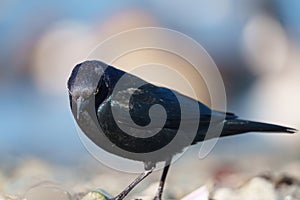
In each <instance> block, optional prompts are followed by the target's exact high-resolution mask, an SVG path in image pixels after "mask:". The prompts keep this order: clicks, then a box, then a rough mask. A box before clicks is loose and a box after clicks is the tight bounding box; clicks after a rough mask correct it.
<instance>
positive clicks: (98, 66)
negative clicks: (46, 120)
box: [68, 61, 107, 119]
mask: <svg viewBox="0 0 300 200" xmlns="http://www.w3.org/2000/svg"><path fill="white" fill-rule="evenodd" d="M106 67H107V64H105V63H103V62H100V61H85V62H83V63H80V64H78V65H76V66H75V67H74V69H73V70H72V73H71V76H70V78H69V80H68V91H69V95H70V101H71V102H70V103H71V105H72V103H73V105H74V103H75V105H76V108H77V109H76V110H77V119H79V115H80V113H81V112H82V111H83V109H84V108H85V106H86V105H88V103H89V101H90V99H91V98H92V97H94V96H95V95H96V94H97V93H98V92H99V81H100V79H101V77H102V75H103V73H104V70H105V69H106Z"/></svg>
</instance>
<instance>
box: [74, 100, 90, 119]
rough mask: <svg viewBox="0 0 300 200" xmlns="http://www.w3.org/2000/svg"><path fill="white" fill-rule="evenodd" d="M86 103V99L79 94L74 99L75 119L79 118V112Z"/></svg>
mask: <svg viewBox="0 0 300 200" xmlns="http://www.w3.org/2000/svg"><path fill="white" fill-rule="evenodd" d="M87 104H88V100H85V99H84V98H83V97H81V96H80V97H79V98H78V99H77V100H76V105H77V119H79V116H80V114H81V113H82V111H83V109H84V108H85V107H86V105H87Z"/></svg>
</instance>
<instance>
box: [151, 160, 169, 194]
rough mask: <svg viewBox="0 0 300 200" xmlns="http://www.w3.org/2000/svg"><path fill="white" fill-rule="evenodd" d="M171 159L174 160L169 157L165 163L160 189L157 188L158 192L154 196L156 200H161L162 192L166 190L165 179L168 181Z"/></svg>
mask: <svg viewBox="0 0 300 200" xmlns="http://www.w3.org/2000/svg"><path fill="white" fill-rule="evenodd" d="M171 161H172V158H170V159H168V160H167V161H166V163H165V166H164V170H163V173H162V176H161V178H160V181H159V186H158V190H157V193H156V195H155V197H154V200H161V197H162V193H163V190H164V185H165V181H166V178H167V174H168V171H169V168H170V164H171Z"/></svg>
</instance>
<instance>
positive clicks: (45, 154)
mask: <svg viewBox="0 0 300 200" xmlns="http://www.w3.org/2000/svg"><path fill="white" fill-rule="evenodd" d="M1 92H2V93H4V94H5V95H3V96H2V98H1V99H0V110H1V114H0V121H1V126H0V132H1V140H0V155H1V158H5V157H6V156H16V158H17V157H18V156H20V157H21V156H26V155H27V156H29V155H30V156H37V157H42V158H48V159H54V160H60V161H62V160H63V161H71V160H72V159H74V157H72V156H71V155H78V153H80V152H81V153H82V152H83V150H84V149H83V147H82V145H81V143H80V141H79V138H78V137H77V135H76V134H77V133H76V129H75V125H74V121H73V116H72V115H71V112H70V108H69V102H68V95H67V90H66V94H64V95H63V94H62V95H43V94H40V93H38V92H37V91H36V90H34V88H31V87H30V86H26V85H21V84H20V85H15V86H14V87H8V88H5V89H3V90H1Z"/></svg>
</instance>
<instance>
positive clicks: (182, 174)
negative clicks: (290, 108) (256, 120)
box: [0, 153, 300, 200]
mask: <svg viewBox="0 0 300 200" xmlns="http://www.w3.org/2000/svg"><path fill="white" fill-rule="evenodd" d="M0 170H1V171H0V200H3V199H17V200H21V199H22V200H23V199H26V200H37V199H43V200H47V199H61V200H69V199H72V200H77V199H82V198H83V196H84V195H86V194H87V193H88V192H90V191H96V190H97V189H98V191H100V190H99V189H101V191H102V190H104V191H106V192H107V193H109V194H111V195H116V194H118V193H119V192H120V191H121V190H122V189H123V188H125V187H126V186H127V185H128V184H129V183H130V182H131V181H132V180H133V179H134V178H135V177H136V176H137V174H128V173H124V172H118V171H115V170H112V169H110V168H108V167H105V166H103V165H102V164H100V163H99V162H98V161H96V160H94V159H92V158H91V157H87V158H85V159H81V162H79V163H78V164H74V163H73V164H60V163H53V162H49V161H46V160H43V159H40V158H39V159H37V158H28V157H27V158H22V159H19V160H18V162H15V164H14V165H12V164H8V163H6V164H2V165H1V168H0ZM160 174H161V171H156V172H154V173H153V174H151V175H150V176H149V177H147V178H146V179H145V180H144V181H143V182H142V183H141V184H140V185H138V187H136V188H135V189H134V190H133V191H132V192H131V193H130V194H129V196H128V197H127V198H126V199H134V198H137V197H143V199H149V198H151V197H153V196H154V194H155V192H156V189H157V184H158V180H159V177H160ZM299 180H300V159H299V157H297V155H295V156H291V157H289V158H288V159H287V158H284V157H282V158H281V159H280V160H279V159H278V157H277V156H273V157H272V156H271V157H270V156H269V157H267V156H266V155H246V156H243V157H235V156H227V157H224V156H217V155H212V156H208V157H207V158H205V159H203V160H199V159H197V156H196V155H195V154H193V153H190V154H188V155H187V156H185V157H183V158H181V159H179V160H178V161H177V162H175V163H174V164H173V165H172V167H171V170H170V173H169V175H168V179H167V183H166V188H165V191H164V199H184V200H191V199H209V198H210V199H216V200H227V199H228V200H235V199H249V200H250V199H251V200H255V199H261V200H264V199H266V200H267V199H270V200H271V199H274V200H276V199H286V200H294V199H300V187H299V184H300V182H299ZM87 199H89V198H88V197H86V198H85V199H84V200H87ZM90 199H97V198H90Z"/></svg>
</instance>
